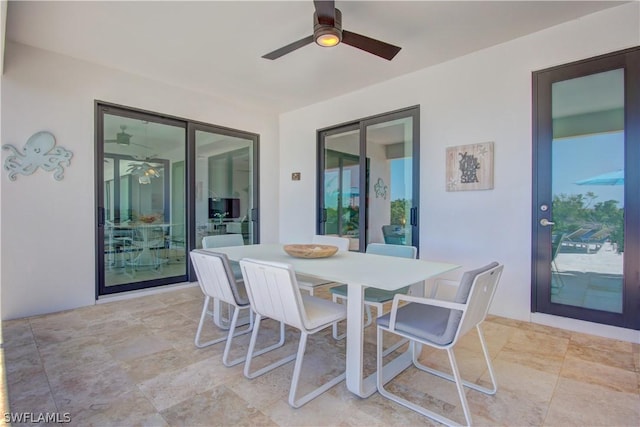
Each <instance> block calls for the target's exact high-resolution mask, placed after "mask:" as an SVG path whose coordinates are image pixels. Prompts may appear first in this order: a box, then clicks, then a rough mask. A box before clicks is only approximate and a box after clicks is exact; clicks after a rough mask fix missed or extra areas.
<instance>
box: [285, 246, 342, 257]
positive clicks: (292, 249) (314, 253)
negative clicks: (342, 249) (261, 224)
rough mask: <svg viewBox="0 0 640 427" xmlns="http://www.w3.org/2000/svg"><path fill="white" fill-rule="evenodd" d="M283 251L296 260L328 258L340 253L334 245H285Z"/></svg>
mask: <svg viewBox="0 0 640 427" xmlns="http://www.w3.org/2000/svg"><path fill="white" fill-rule="evenodd" d="M282 249H284V251H285V252H286V253H288V254H289V255H291V256H292V257H296V258H327V257H330V256H331V255H334V254H335V253H336V252H338V247H337V246H333V245H314V244H311V245H284V246H283V247H282Z"/></svg>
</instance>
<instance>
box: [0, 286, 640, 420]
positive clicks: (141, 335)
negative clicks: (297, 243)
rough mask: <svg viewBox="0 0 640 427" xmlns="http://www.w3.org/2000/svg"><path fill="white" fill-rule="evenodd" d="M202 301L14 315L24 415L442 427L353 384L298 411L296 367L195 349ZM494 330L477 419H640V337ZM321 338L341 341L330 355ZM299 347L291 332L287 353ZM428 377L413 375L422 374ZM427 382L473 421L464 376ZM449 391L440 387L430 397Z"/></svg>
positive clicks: (463, 346)
mask: <svg viewBox="0 0 640 427" xmlns="http://www.w3.org/2000/svg"><path fill="white" fill-rule="evenodd" d="M320 295H325V294H324V293H320ZM325 296H326V295H325ZM201 304H202V294H201V292H200V289H199V288H198V287H187V288H183V289H177V290H172V291H169V292H165V293H160V294H155V295H149V296H143V297H138V298H132V299H128V300H120V301H117V302H110V303H106V304H99V305H96V306H91V307H85V308H80V309H76V310H70V311H64V312H60V313H54V314H49V315H44V316H37V317H31V318H26V319H19V320H12V321H5V322H3V324H2V334H3V343H2V351H3V353H4V364H3V365H2V368H3V369H4V375H2V377H3V380H5V379H4V377H5V375H6V385H7V387H8V396H5V397H7V398H8V402H9V405H10V411H11V412H12V413H14V414H15V413H21V412H29V413H33V414H38V413H40V412H42V413H47V412H49V413H65V412H68V413H69V414H70V417H71V425H100V426H106V425H192V426H195V425H283V426H285V425H291V426H293V425H295V426H298V425H309V426H311V425H353V426H356V425H369V426H373V425H380V426H388V425H432V424H431V421H429V420H428V419H426V418H423V417H421V416H419V415H418V414H416V413H414V412H412V411H410V410H408V409H406V408H403V407H401V406H399V405H396V404H394V403H392V402H390V401H388V400H386V399H384V398H382V397H381V396H380V395H379V394H377V393H376V394H374V395H373V396H372V397H370V398H368V399H360V398H358V397H356V396H354V395H353V394H351V393H350V392H348V391H347V389H346V386H345V384H344V383H341V384H339V385H338V386H336V387H334V388H333V389H331V390H330V391H329V392H327V393H325V394H323V395H322V396H320V397H319V398H317V399H315V400H313V401H312V402H310V403H309V404H307V405H306V406H304V407H302V408H301V409H297V410H295V409H292V408H290V407H289V405H288V404H287V400H286V399H287V393H288V388H289V381H290V378H291V373H292V370H293V366H292V364H288V365H286V366H284V367H282V368H279V369H277V370H275V371H273V372H271V373H269V374H267V375H265V376H263V377H260V378H257V379H255V380H252V381H249V380H247V379H245V378H244V376H243V374H242V365H239V366H236V367H233V368H225V367H224V366H223V365H222V362H221V353H222V350H223V348H222V347H223V346H222V345H216V346H213V347H209V348H205V349H196V348H195V347H194V345H193V337H194V334H195V330H196V326H197V321H198V318H199V313H200V309H201ZM274 329H275V328H274ZM484 331H485V335H486V338H487V343H488V346H489V350H490V352H491V355H492V358H493V363H494V367H495V370H496V375H497V379H498V393H497V394H496V395H495V396H493V397H491V396H485V395H483V394H480V393H477V392H474V391H468V392H467V396H468V400H469V404H470V407H471V411H472V414H473V417H474V422H475V423H476V424H477V425H534V426H538V425H540V426H541V425H545V426H560V425H562V426H566V425H590V426H604V425H607V426H632V425H634V426H635V425H638V424H640V345H638V344H632V343H629V342H623V341H616V340H611V339H605V338H599V337H595V336H590V335H585V334H581V333H574V332H569V331H566V330H561V329H556V328H550V327H546V326H540V325H535V324H530V323H525V322H519V321H514V320H509V319H505V318H502V317H496V316H491V317H489V319H488V321H487V322H485V324H484ZM274 332H275V331H274ZM289 332H292V331H289ZM330 334H331V330H330V329H328V330H326V331H324V333H322V334H319V335H318V336H314V337H313V338H310V347H309V350H308V353H307V354H308V355H309V360H310V363H309V365H307V369H308V371H307V374H308V376H306V377H305V378H304V379H303V384H308V381H313V373H314V371H316V369H317V372H326V371H327V370H326V364H329V365H331V364H338V363H343V357H344V356H343V355H344V341H341V342H339V343H338V344H337V345H336V344H335V343H334V342H333V340H332V338H331V335H330ZM290 335H291V336H292V337H296V336H295V335H292V334H290ZM205 338H206V337H205ZM245 338H247V339H248V337H245ZM366 340H367V344H366V345H365V364H366V366H367V367H368V369H374V367H375V361H374V355H375V330H374V329H373V328H368V329H367V332H366ZM319 341H322V342H324V341H327V342H328V344H330V345H328V346H327V348H328V349H329V350H327V351H326V352H325V353H323V354H322V355H321V357H318V352H317V350H318V348H319V347H318V344H319ZM246 342H247V341H246V340H245V341H244V343H245V344H246ZM238 343H240V344H242V343H243V341H242V340H239V341H238ZM296 344H297V338H293V339H291V340H290V341H289V342H288V344H287V345H286V346H285V348H284V352H287V351H291V349H292V348H295V345H296ZM245 348H246V347H245ZM457 348H458V350H457V352H456V354H457V356H458V358H459V365H460V368H461V372H462V375H463V377H465V376H466V377H468V378H471V379H475V378H482V377H483V376H486V372H483V371H482V370H480V368H478V366H480V364H479V363H477V362H479V361H481V357H478V354H477V351H479V344H478V342H477V338H476V337H475V336H474V334H469V336H467V337H466V338H465V339H463V341H462V342H461V343H460V344H459V346H458V347H457ZM314 352H315V357H314ZM273 357H277V355H274V356H273ZM422 359H423V361H425V362H426V361H428V364H432V365H437V366H438V367H441V366H442V367H444V366H446V364H447V362H446V355H445V354H444V353H433V352H426V351H425V352H424V353H423V356H422ZM323 364H325V366H323ZM310 366H313V367H311V368H310ZM415 373H416V372H415V371H414V370H409V371H408V372H405V373H404V374H403V377H402V378H403V380H404V381H413V379H414V376H415ZM412 386H413V387H415V384H412ZM420 387H421V390H423V391H424V396H423V397H424V399H426V400H427V401H428V402H429V404H431V405H435V406H438V407H439V410H443V411H445V412H446V413H447V414H448V415H450V416H452V417H453V418H454V419H460V420H461V419H462V412H461V409H460V408H458V407H456V406H455V402H457V399H456V395H455V387H454V386H453V385H452V384H450V383H448V382H445V381H443V380H439V379H436V378H430V377H429V376H426V375H421V376H420ZM435 387H437V391H436V392H434V393H433V396H437V397H433V396H432V395H431V394H430V393H429V390H430V389H431V388H435ZM396 391H398V390H396ZM5 392H6V390H5V387H2V393H5ZM415 397H418V398H420V396H414V398H415ZM2 400H3V401H6V400H7V399H2ZM3 409H4V410H5V412H8V409H6V408H3Z"/></svg>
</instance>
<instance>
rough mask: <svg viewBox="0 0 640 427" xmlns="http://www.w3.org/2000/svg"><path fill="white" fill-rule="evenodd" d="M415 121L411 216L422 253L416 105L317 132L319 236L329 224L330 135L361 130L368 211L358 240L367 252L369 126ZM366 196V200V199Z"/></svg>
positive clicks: (414, 237)
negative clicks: (327, 161) (327, 157)
mask: <svg viewBox="0 0 640 427" xmlns="http://www.w3.org/2000/svg"><path fill="white" fill-rule="evenodd" d="M408 117H411V118H412V124H413V129H412V140H413V143H412V158H411V167H412V172H413V179H412V192H411V193H412V194H411V197H412V207H411V210H410V213H409V217H410V221H409V224H408V225H410V226H411V237H412V239H411V245H412V246H415V247H416V248H418V252H419V251H420V234H419V230H420V226H419V220H420V215H419V207H420V105H413V106H410V107H406V108H401V109H398V110H394V111H389V112H386V113H381V114H376V115H373V116H369V117H364V118H360V119H357V120H353V121H350V122H346V123H342V124H338V125H334V126H330V127H327V128H322V129H318V130H317V131H316V147H317V153H316V155H317V166H316V171H317V173H316V178H317V179H316V182H317V183H318V184H317V188H316V206H317V213H316V232H317V233H318V234H323V233H324V223H325V221H326V213H325V210H324V167H325V163H324V149H325V147H324V139H325V137H327V136H330V135H335V134H338V133H343V132H347V131H350V130H358V131H359V134H358V137H359V152H360V167H359V171H360V177H359V192H360V195H361V198H360V205H361V206H364V207H365V209H360V211H359V213H358V222H359V224H364V227H360V233H359V237H358V250H359V251H360V252H364V251H365V250H366V246H367V237H368V231H369V229H368V218H367V214H368V205H367V197H366V196H367V194H368V184H369V182H368V175H367V174H368V167H367V166H368V165H367V150H366V148H367V132H366V130H367V126H371V125H375V124H379V123H384V122H389V121H393V120H397V119H402V118H408ZM362 195H364V198H363V197H362Z"/></svg>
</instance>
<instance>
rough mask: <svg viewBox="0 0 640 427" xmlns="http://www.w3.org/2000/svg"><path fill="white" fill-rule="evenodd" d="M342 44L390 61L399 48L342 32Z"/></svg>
mask: <svg viewBox="0 0 640 427" xmlns="http://www.w3.org/2000/svg"><path fill="white" fill-rule="evenodd" d="M342 43H345V44H348V45H349V46H353V47H355V48H358V49H361V50H364V51H366V52H369V53H372V54H374V55H377V56H379V57H380V58H384V59H387V60H389V61H391V60H392V59H393V57H394V56H396V55H397V54H398V52H400V49H402V48H401V47H398V46H394V45H392V44H389V43H385V42H381V41H380V40H376V39H372V38H370V37H367V36H363V35H361V34H357V33H352V32H351V31H347V30H342Z"/></svg>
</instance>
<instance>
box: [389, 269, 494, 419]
mask: <svg viewBox="0 0 640 427" xmlns="http://www.w3.org/2000/svg"><path fill="white" fill-rule="evenodd" d="M502 269H503V266H502V265H499V264H498V263H495V262H494V263H491V264H489V265H486V266H484V267H482V268H479V269H477V270H472V271H467V272H466V273H465V274H464V275H463V276H462V280H461V281H460V284H459V287H458V291H457V293H456V296H455V299H454V302H449V301H442V300H437V299H432V298H422V297H414V296H408V295H396V296H395V297H394V299H393V305H392V307H391V312H390V313H389V314H385V315H384V316H382V317H379V318H378V336H377V340H378V344H377V371H378V374H377V386H378V391H379V392H380V394H381V395H382V396H384V397H386V398H388V399H391V400H393V401H395V402H398V403H400V404H401V405H403V406H406V407H407V408H409V409H412V410H414V411H416V412H418V413H420V414H422V415H424V416H427V417H429V418H432V419H434V420H436V421H438V422H440V423H443V424H446V425H458V424H457V423H456V422H455V421H453V420H451V419H449V418H447V417H445V416H443V415H441V414H438V413H436V412H433V411H431V410H429V409H427V408H424V407H422V406H419V405H417V404H416V403H413V402H410V401H408V400H406V399H404V398H402V397H400V396H398V395H395V394H392V393H391V392H389V391H388V390H387V389H385V388H384V383H385V382H389V381H391V380H393V377H392V378H388V377H387V378H385V377H384V375H383V366H382V362H383V353H382V349H383V342H382V340H383V333H384V332H391V333H393V334H396V335H399V336H401V337H404V338H407V339H409V340H410V341H411V351H412V352H413V364H414V366H415V367H416V368H418V369H420V370H421V371H425V372H428V373H431V374H434V375H436V376H438V377H440V378H444V379H446V380H449V381H452V382H455V384H456V388H457V390H458V396H459V398H460V401H461V403H462V409H463V411H464V417H465V420H466V423H467V424H466V425H472V424H471V413H470V412H469V406H468V404H467V398H466V396H465V391H464V388H463V386H467V387H469V388H472V389H474V390H477V391H480V392H483V393H485V394H495V392H496V391H497V384H496V380H495V376H494V374H493V368H492V366H491V360H490V358H489V352H488V351H487V346H486V344H485V341H484V336H483V335H482V329H481V328H480V324H481V323H482V322H483V321H484V319H485V317H486V315H487V312H488V310H489V305H490V304H491V300H492V299H493V295H494V293H495V290H496V287H497V285H498V281H499V280H500V276H501V274H502ZM401 301H402V302H408V303H409V304H406V305H403V306H401V307H400V306H399V303H400V302H401ZM474 327H475V328H476V330H477V332H478V337H479V339H480V345H481V347H482V352H483V353H484V358H485V361H486V363H487V368H488V372H489V377H490V378H491V383H492V388H491V389H489V388H485V387H481V386H479V385H477V384H475V383H471V382H468V381H464V380H462V378H461V377H460V372H459V371H458V365H457V362H456V358H455V356H454V353H453V347H454V346H455V344H456V343H457V342H458V340H459V339H460V338H461V337H462V336H463V335H465V334H466V333H467V332H469V331H470V330H471V329H472V328H474ZM419 344H423V345H428V346H430V347H434V348H437V349H442V350H446V351H447V354H448V356H449V362H450V364H451V371H452V372H453V376H452V375H450V374H448V373H446V372H441V371H437V370H435V369H432V368H429V367H427V366H425V365H422V364H421V363H420V362H418V356H419ZM398 374H399V372H398V373H396V374H395V375H398ZM395 375H394V376H395Z"/></svg>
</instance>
